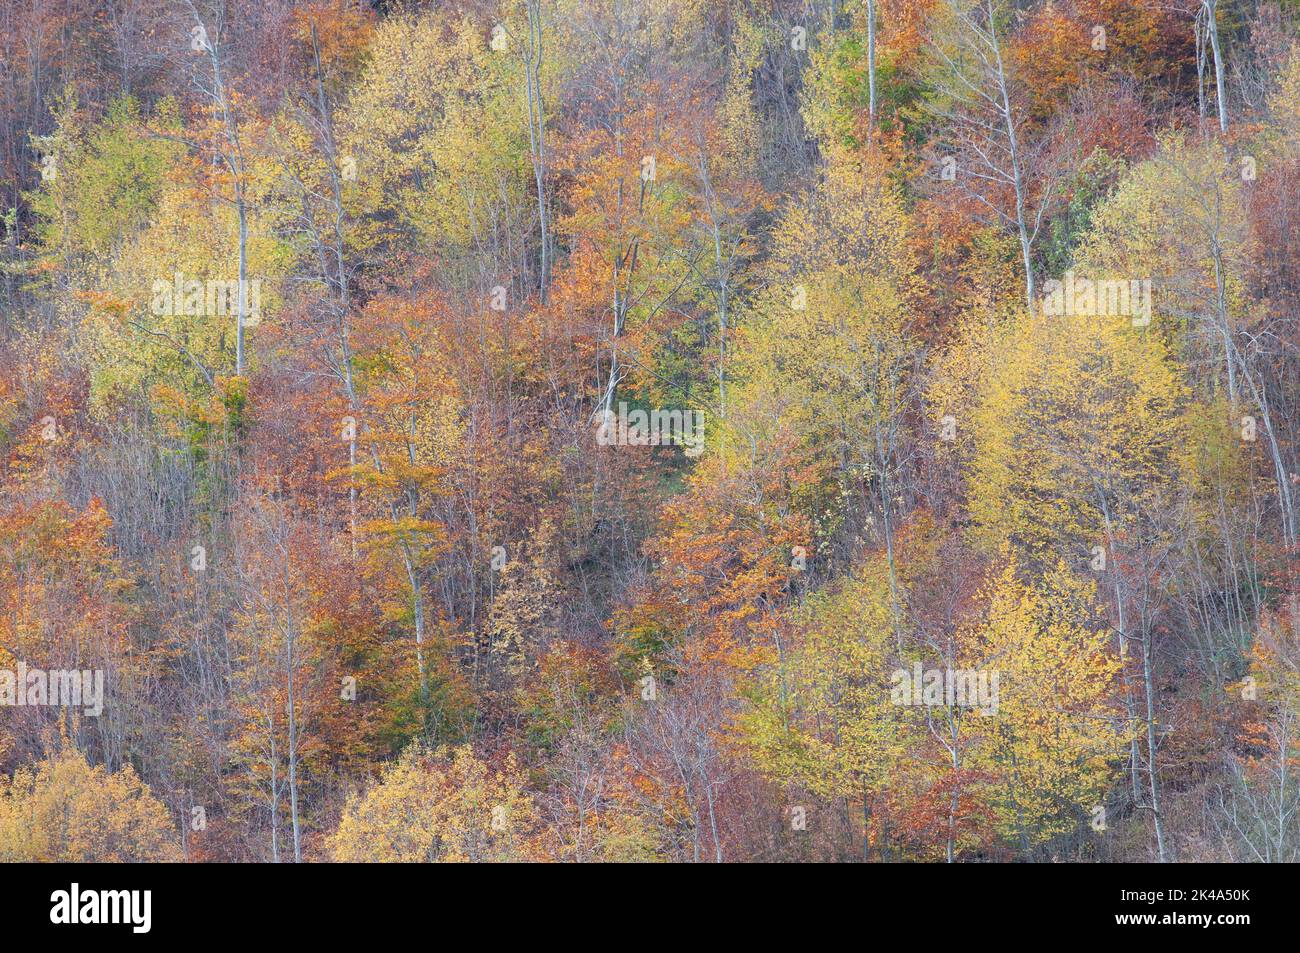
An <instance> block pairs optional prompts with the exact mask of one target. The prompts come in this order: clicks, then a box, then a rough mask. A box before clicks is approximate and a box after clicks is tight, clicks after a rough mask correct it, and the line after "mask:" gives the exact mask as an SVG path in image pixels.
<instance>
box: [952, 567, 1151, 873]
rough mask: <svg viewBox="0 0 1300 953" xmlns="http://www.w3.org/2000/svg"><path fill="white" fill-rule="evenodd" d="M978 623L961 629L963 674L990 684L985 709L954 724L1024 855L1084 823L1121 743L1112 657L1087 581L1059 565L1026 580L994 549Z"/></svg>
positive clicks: (1109, 777) (1122, 724)
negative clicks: (992, 694)
mask: <svg viewBox="0 0 1300 953" xmlns="http://www.w3.org/2000/svg"><path fill="white" fill-rule="evenodd" d="M1004 553H1005V565H1004V566H1003V568H1002V569H1001V571H1000V572H999V573H998V574H997V575H996V576H995V577H994V578H993V579H992V580H991V583H990V585H989V586H988V588H987V590H986V593H985V599H986V603H987V607H986V609H985V611H984V613H983V617H982V618H981V619H980V620H979V621H978V622H977V623H976V624H975V625H974V626H972V627H971V629H970V631H968V632H967V633H965V635H964V638H963V641H964V643H965V649H964V653H963V656H964V660H963V662H962V663H961V665H962V667H963V668H966V669H972V670H974V671H976V672H980V673H985V674H987V675H988V676H989V683H990V684H993V681H992V676H993V674H994V673H996V675H997V681H996V686H997V690H996V705H995V708H996V711H994V712H991V713H989V714H984V713H980V714H978V715H975V716H974V717H972V718H969V719H966V720H965V722H964V730H966V731H968V732H969V733H970V735H973V737H974V739H975V740H974V741H973V742H971V743H969V744H968V747H967V751H966V763H967V766H968V767H971V768H976V769H988V770H991V771H993V772H994V774H995V776H996V778H997V781H996V783H995V789H996V793H995V795H994V805H995V809H996V812H997V816H998V819H999V822H1000V827H1001V830H1002V833H1003V834H1004V835H1005V836H1006V837H1008V838H1010V839H1012V840H1014V841H1017V842H1018V843H1019V845H1020V848H1021V850H1022V851H1025V852H1028V851H1030V850H1031V849H1032V848H1033V847H1035V846H1037V845H1038V844H1041V843H1042V842H1044V841H1046V840H1048V839H1050V838H1052V837H1055V836H1058V835H1061V834H1067V833H1070V832H1072V831H1075V830H1077V829H1078V828H1079V826H1080V824H1081V822H1082V821H1083V820H1087V819H1090V818H1091V817H1093V816H1095V815H1094V814H1093V811H1094V809H1095V808H1097V807H1100V806H1102V804H1103V800H1104V797H1105V794H1106V791H1107V789H1108V788H1109V786H1110V785H1111V783H1112V782H1113V780H1114V778H1115V776H1116V774H1117V768H1118V763H1119V761H1120V759H1121V757H1122V754H1123V748H1124V746H1125V745H1126V744H1127V741H1128V730H1127V724H1128V722H1127V718H1126V714H1125V711H1124V709H1123V707H1122V706H1121V705H1119V704H1118V696H1119V689H1120V681H1119V672H1120V668H1121V661H1120V659H1119V657H1118V655H1117V654H1116V653H1115V652H1114V651H1113V649H1112V647H1111V646H1110V644H1109V643H1110V641H1111V638H1112V633H1111V632H1110V631H1109V629H1108V628H1107V627H1106V626H1105V625H1104V623H1103V622H1102V620H1101V619H1099V618H1098V615H1097V612H1096V610H1095V608H1094V599H1095V594H1096V586H1095V584H1094V583H1092V582H1090V581H1086V580H1080V579H1079V578H1077V577H1075V576H1074V575H1073V574H1072V573H1070V571H1069V570H1068V569H1067V568H1066V567H1065V565H1064V564H1063V563H1058V564H1057V565H1056V566H1055V567H1054V568H1052V569H1050V570H1048V571H1047V572H1046V574H1045V575H1043V577H1042V578H1041V579H1039V580H1036V581H1034V582H1032V583H1030V582H1025V581H1024V580H1022V579H1021V578H1020V575H1019V565H1018V562H1017V560H1016V558H1015V557H1014V555H1012V554H1011V553H1010V551H1004Z"/></svg>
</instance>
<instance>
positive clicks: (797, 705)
mask: <svg viewBox="0 0 1300 953" xmlns="http://www.w3.org/2000/svg"><path fill="white" fill-rule="evenodd" d="M893 615H894V612H893V605H892V596H891V591H890V582H889V573H888V568H887V566H886V565H885V564H884V560H882V559H880V558H877V559H875V560H873V561H872V562H870V563H869V564H868V565H867V566H865V567H863V568H862V569H861V570H860V571H859V572H858V573H857V574H855V575H854V576H852V577H850V578H848V579H845V580H844V581H842V582H841V583H839V584H836V585H834V586H832V587H831V588H829V589H824V590H821V591H819V592H817V593H816V594H814V595H813V596H811V597H810V598H809V599H808V602H807V604H806V605H805V606H803V607H800V608H798V609H795V610H793V611H792V612H791V614H790V618H789V623H790V624H789V626H788V628H787V633H786V637H785V639H778V641H777V645H776V648H775V649H773V650H770V651H768V652H766V653H765V657H766V664H764V665H763V666H762V667H761V668H760V669H759V674H758V676H757V678H756V679H755V681H754V683H753V685H752V687H751V689H750V697H749V702H750V704H749V705H748V706H747V708H746V709H745V710H744V712H743V713H742V714H741V716H740V718H739V721H738V728H739V739H740V742H741V744H742V746H743V747H744V748H745V749H746V750H747V751H748V752H749V754H750V756H751V757H752V759H753V762H754V764H755V765H756V766H757V768H758V769H759V771H760V772H762V773H763V774H764V775H766V776H767V777H769V778H771V779H772V780H774V781H776V782H778V783H780V784H783V785H795V786H798V787H800V788H803V789H805V790H808V791H811V792H813V793H814V794H816V795H819V796H821V797H823V798H826V799H828V800H829V799H833V798H845V799H847V800H848V801H850V802H853V803H857V804H859V805H860V807H861V811H862V820H863V833H862V853H863V858H864V859H866V857H867V855H868V852H869V849H870V845H871V843H872V840H873V831H872V825H871V806H872V801H873V799H874V798H875V797H877V796H878V795H880V794H881V793H882V792H883V791H884V790H885V788H886V787H887V786H888V784H889V782H890V781H891V778H892V777H893V775H894V773H895V772H896V770H897V769H898V767H899V765H900V762H901V761H902V758H903V755H904V751H905V745H906V740H907V727H906V725H907V721H908V719H909V718H910V714H911V711H912V710H911V709H908V708H905V707H902V706H900V705H897V704H895V703H894V699H893V698H892V697H891V694H890V681H891V675H892V672H893V670H894V669H895V667H896V666H895V664H894V663H893V661H892V660H894V659H896V658H897V656H896V654H895V651H894V625H893Z"/></svg>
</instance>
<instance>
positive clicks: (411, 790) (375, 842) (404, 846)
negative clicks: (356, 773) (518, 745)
mask: <svg viewBox="0 0 1300 953" xmlns="http://www.w3.org/2000/svg"><path fill="white" fill-rule="evenodd" d="M537 834H538V822H537V808H536V805H535V804H534V802H533V799H532V797H531V796H530V795H529V794H528V793H527V792H526V791H525V790H524V780H523V777H522V775H521V774H520V771H519V767H518V765H517V764H516V762H515V758H514V755H512V754H510V755H506V756H505V758H504V759H503V760H502V761H501V762H500V763H499V765H497V766H493V765H492V764H490V763H489V762H486V761H483V760H481V759H480V758H479V757H478V756H477V755H475V753H474V751H473V749H472V748H470V747H469V746H468V745H462V746H460V747H456V748H453V749H450V750H449V749H446V748H439V749H437V750H435V751H429V750H427V749H424V748H421V747H419V746H412V747H410V748H408V749H407V750H406V752H404V753H403V755H402V757H401V758H400V759H399V760H398V761H397V762H395V763H393V764H392V765H390V766H389V767H388V768H386V769H385V770H384V772H383V774H382V775H381V777H380V779H379V782H378V783H377V784H375V785H373V786H371V787H370V788H369V789H368V790H367V791H366V792H365V793H364V794H363V795H361V796H359V797H356V798H354V799H353V800H351V801H350V802H349V804H348V807H347V810H346V811H345V812H344V814H343V818H342V820H341V821H340V822H339V826H338V830H336V831H335V832H334V833H333V834H332V835H330V837H329V839H328V846H329V850H330V853H331V855H332V856H333V858H334V859H335V860H336V861H340V862H343V863H376V862H385V863H394V862H396V863H465V862H471V863H482V862H512V861H514V862H517V861H521V860H530V859H534V857H535V855H536V851H537V844H536V840H535V839H536V837H537Z"/></svg>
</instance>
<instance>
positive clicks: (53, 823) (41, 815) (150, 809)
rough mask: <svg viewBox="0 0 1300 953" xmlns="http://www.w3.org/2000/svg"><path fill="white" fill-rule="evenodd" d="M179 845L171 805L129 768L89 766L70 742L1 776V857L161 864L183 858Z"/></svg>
mask: <svg viewBox="0 0 1300 953" xmlns="http://www.w3.org/2000/svg"><path fill="white" fill-rule="evenodd" d="M178 843H179V838H178V836H177V833H176V830H175V828H174V827H173V825H172V821H171V819H170V818H169V817H168V816H167V808H165V807H164V806H163V805H162V803H161V802H160V801H158V800H157V799H156V798H154V796H153V794H152V793H151V792H150V791H149V788H148V786H146V785H145V783H144V782H143V781H141V780H140V779H139V778H138V777H136V775H135V772H134V771H133V770H132V769H131V766H130V765H126V766H124V767H123V768H122V769H121V770H120V771H118V772H116V773H113V772H110V771H108V770H106V769H105V768H104V767H103V766H101V765H96V766H95V767H91V766H90V765H89V764H87V763H86V759H85V758H84V757H83V756H82V754H81V752H79V751H77V750H76V749H75V748H73V747H71V746H68V747H66V748H64V749H63V751H62V752H60V753H59V754H57V755H55V756H53V757H51V758H48V759H46V760H44V761H41V762H39V763H38V764H35V765H32V766H30V767H25V768H19V769H18V771H17V772H16V773H15V774H14V776H13V778H11V779H10V778H5V777H3V776H0V861H5V862H8V863H13V862H21V863H115V864H122V863H146V862H147V863H158V862H161V861H177V860H180V859H181V858H180V849H179V846H178Z"/></svg>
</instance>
